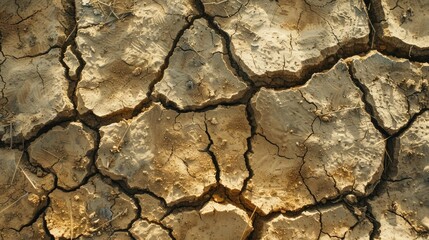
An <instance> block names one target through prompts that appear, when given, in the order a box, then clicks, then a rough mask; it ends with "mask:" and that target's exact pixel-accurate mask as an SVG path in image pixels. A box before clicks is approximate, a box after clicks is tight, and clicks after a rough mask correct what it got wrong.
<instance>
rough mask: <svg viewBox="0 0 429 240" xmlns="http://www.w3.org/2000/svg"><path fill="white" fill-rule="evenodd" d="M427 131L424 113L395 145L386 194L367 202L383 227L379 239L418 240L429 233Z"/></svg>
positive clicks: (428, 122)
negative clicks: (419, 235) (420, 236)
mask: <svg viewBox="0 0 429 240" xmlns="http://www.w3.org/2000/svg"><path fill="white" fill-rule="evenodd" d="M428 129H429V113H428V112H425V113H423V114H422V115H420V116H418V117H417V119H416V121H415V122H414V123H413V124H412V125H411V127H410V128H409V129H407V130H406V131H405V132H404V133H403V134H401V135H400V137H399V138H398V140H397V141H396V143H395V144H396V146H397V147H398V148H397V151H396V152H395V155H394V156H393V159H395V161H397V162H395V163H394V164H395V165H394V170H393V171H392V172H391V174H390V175H389V181H388V182H387V183H386V184H387V186H386V188H385V191H383V192H382V194H381V195H380V196H378V197H376V198H375V199H374V200H372V201H371V202H370V203H371V206H372V208H373V209H374V214H375V217H376V219H377V220H378V221H379V222H380V223H381V224H382V226H383V227H382V228H381V233H380V234H381V235H380V236H381V237H384V238H393V237H394V236H396V237H399V236H400V237H402V238H417V237H418V233H424V232H428V230H429V218H428V216H429V196H428V194H427V192H428V191H429V185H428V179H429V177H428V176H429V175H428V173H429V167H428V166H429V161H428V155H429V144H428V143H429V138H428V136H429V134H428ZM395 222H399V223H400V224H399V225H398V226H399V227H398V226H397V225H396V224H395Z"/></svg>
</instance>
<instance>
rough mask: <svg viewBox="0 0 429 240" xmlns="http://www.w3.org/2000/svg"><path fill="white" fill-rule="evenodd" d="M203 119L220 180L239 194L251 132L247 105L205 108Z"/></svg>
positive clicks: (246, 171) (244, 173)
mask: <svg viewBox="0 0 429 240" xmlns="http://www.w3.org/2000/svg"><path fill="white" fill-rule="evenodd" d="M205 118H206V124H207V130H208V133H209V135H210V139H211V140H212V141H213V143H212V145H211V146H210V151H212V152H213V154H214V155H215V157H216V160H217V163H218V165H219V170H220V173H219V177H220V181H219V182H220V183H221V184H222V185H223V186H224V187H226V188H228V189H230V190H232V191H233V192H235V193H238V192H239V191H240V190H241V189H242V187H243V184H244V180H245V179H246V178H247V177H248V176H249V172H248V170H247V168H246V161H245V159H244V154H245V153H246V151H247V138H249V137H250V135H251V132H250V125H249V122H248V121H247V118H246V106H244V105H241V106H235V107H222V106H220V107H217V108H216V109H214V110H211V111H207V112H206V115H205Z"/></svg>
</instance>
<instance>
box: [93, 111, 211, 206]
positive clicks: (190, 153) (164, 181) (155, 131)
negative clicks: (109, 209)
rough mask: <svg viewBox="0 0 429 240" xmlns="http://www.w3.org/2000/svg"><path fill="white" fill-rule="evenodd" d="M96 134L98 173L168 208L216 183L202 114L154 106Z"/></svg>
mask: <svg viewBox="0 0 429 240" xmlns="http://www.w3.org/2000/svg"><path fill="white" fill-rule="evenodd" d="M100 135H101V143H100V149H99V151H98V159H97V167H98V168H99V169H100V171H102V172H103V173H104V174H106V175H108V176H110V177H112V178H113V179H124V180H125V181H126V182H127V184H128V185H129V186H130V187H132V188H138V189H147V190H150V191H151V192H153V193H155V194H156V195H157V196H159V197H162V198H163V199H165V201H166V202H167V204H174V203H177V202H180V201H185V200H192V199H195V198H198V197H200V196H201V195H202V194H204V193H205V192H206V191H208V189H209V188H210V186H212V185H214V184H215V183H216V179H215V172H216V171H215V166H214V165H213V162H212V158H211V156H210V155H209V153H208V151H207V147H208V145H209V138H208V135H207V134H206V132H205V123H204V116H203V115H202V114H193V113H184V114H179V113H177V112H175V111H172V110H167V109H165V108H163V107H162V106H161V105H159V104H155V105H153V106H151V107H150V108H149V109H148V110H147V111H145V112H143V113H142V114H140V115H139V116H137V117H136V118H134V119H132V120H131V121H122V122H120V123H114V124H111V125H108V126H105V127H102V128H101V129H100Z"/></svg>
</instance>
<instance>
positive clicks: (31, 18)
mask: <svg viewBox="0 0 429 240" xmlns="http://www.w3.org/2000/svg"><path fill="white" fill-rule="evenodd" d="M69 8H70V6H69V5H68V4H67V3H66V2H65V1H61V0H33V1H22V0H4V1H2V4H1V5H0V36H1V37H0V43H1V49H2V51H3V53H4V54H5V55H7V56H13V57H16V58H22V57H26V56H36V55H39V54H43V53H46V52H48V51H49V50H50V49H51V48H53V47H61V46H62V45H63V44H64V42H65V41H66V39H67V35H68V33H69V32H71V31H72V28H73V26H70V23H71V18H69V15H68V11H70V9H69Z"/></svg>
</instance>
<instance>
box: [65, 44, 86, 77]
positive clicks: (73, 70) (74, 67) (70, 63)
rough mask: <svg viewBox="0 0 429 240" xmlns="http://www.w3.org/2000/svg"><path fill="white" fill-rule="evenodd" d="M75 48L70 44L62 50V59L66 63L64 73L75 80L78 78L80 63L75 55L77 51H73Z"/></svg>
mask: <svg viewBox="0 0 429 240" xmlns="http://www.w3.org/2000/svg"><path fill="white" fill-rule="evenodd" d="M75 52H76V50H74V49H73V48H72V46H68V47H67V48H66V51H65V52H64V58H63V61H64V63H65V64H66V66H67V67H66V74H67V76H68V77H69V78H70V79H71V80H73V81H77V80H78V78H79V76H78V75H79V71H80V70H79V68H81V67H82V66H81V64H80V62H79V59H78V57H77V55H76V54H77V53H75Z"/></svg>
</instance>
